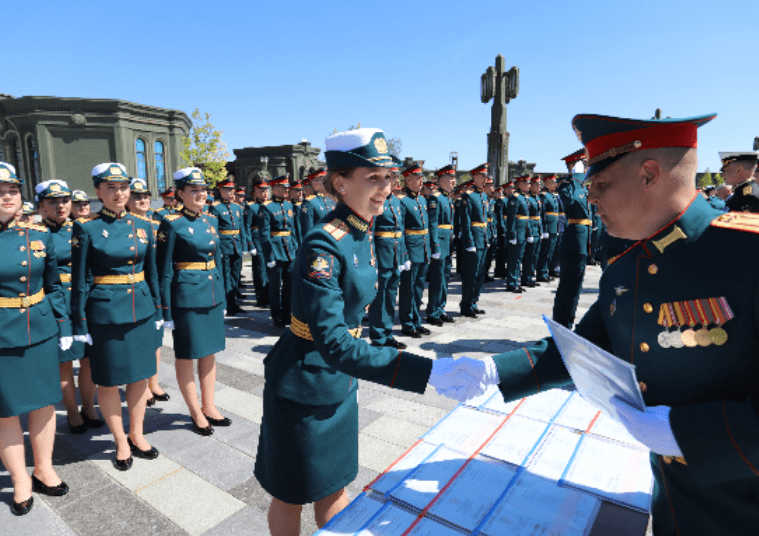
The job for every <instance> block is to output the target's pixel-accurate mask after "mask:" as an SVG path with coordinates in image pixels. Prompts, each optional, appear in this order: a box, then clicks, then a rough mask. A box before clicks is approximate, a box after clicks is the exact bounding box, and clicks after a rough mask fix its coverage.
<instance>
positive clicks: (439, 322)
mask: <svg viewBox="0 0 759 536" xmlns="http://www.w3.org/2000/svg"><path fill="white" fill-rule="evenodd" d="M427 323H428V324H432V325H433V326H438V327H442V326H443V319H442V318H428V319H427Z"/></svg>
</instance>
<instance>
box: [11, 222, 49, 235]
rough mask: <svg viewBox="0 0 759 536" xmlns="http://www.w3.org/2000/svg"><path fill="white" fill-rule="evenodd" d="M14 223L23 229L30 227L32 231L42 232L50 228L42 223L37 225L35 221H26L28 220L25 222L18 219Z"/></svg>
mask: <svg viewBox="0 0 759 536" xmlns="http://www.w3.org/2000/svg"><path fill="white" fill-rule="evenodd" d="M16 225H18V226H19V227H21V228H23V229H31V230H32V231H40V232H42V233H49V232H50V229H48V228H47V227H46V226H44V225H37V224H36V223H28V222H25V221H20V222H18V223H17V224H16Z"/></svg>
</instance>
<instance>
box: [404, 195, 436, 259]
mask: <svg viewBox="0 0 759 536" xmlns="http://www.w3.org/2000/svg"><path fill="white" fill-rule="evenodd" d="M404 192H405V195H404V196H403V197H402V198H401V199H400V202H401V212H402V214H403V229H404V231H403V232H404V233H405V240H404V244H405V246H406V253H407V254H408V259H409V260H410V261H411V262H413V263H417V264H421V263H425V262H430V237H429V215H428V214H427V200H426V199H425V198H424V196H422V195H420V194H417V193H414V192H412V191H411V190H409V189H408V188H406V189H405V190H404ZM409 231H411V232H409ZM414 231H421V232H424V231H427V233H428V234H415V233H414Z"/></svg>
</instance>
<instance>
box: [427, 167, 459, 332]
mask: <svg viewBox="0 0 759 536" xmlns="http://www.w3.org/2000/svg"><path fill="white" fill-rule="evenodd" d="M435 175H436V176H437V184H438V188H437V191H436V192H434V193H433V194H432V195H430V197H429V198H428V199H427V213H428V214H429V219H430V250H431V251H432V259H431V260H430V268H429V279H430V284H429V288H428V290H427V323H428V324H432V325H433V326H442V325H443V323H444V322H453V321H454V320H453V318H451V317H450V316H448V315H447V314H446V313H445V306H446V303H447V302H448V281H449V279H450V277H451V266H452V260H453V258H452V256H451V255H452V253H453V205H452V204H451V199H450V194H451V191H453V183H454V182H455V181H456V170H455V169H454V168H453V166H452V165H448V166H445V167H443V168H440V169H439V170H437V172H435Z"/></svg>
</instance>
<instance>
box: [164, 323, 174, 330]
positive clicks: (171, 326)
mask: <svg viewBox="0 0 759 536" xmlns="http://www.w3.org/2000/svg"><path fill="white" fill-rule="evenodd" d="M163 327H164V329H168V330H169V331H171V330H173V329H174V321H173V320H169V321H168V322H164V324H163Z"/></svg>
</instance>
